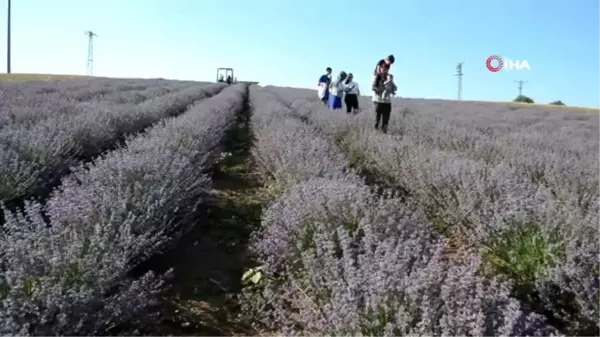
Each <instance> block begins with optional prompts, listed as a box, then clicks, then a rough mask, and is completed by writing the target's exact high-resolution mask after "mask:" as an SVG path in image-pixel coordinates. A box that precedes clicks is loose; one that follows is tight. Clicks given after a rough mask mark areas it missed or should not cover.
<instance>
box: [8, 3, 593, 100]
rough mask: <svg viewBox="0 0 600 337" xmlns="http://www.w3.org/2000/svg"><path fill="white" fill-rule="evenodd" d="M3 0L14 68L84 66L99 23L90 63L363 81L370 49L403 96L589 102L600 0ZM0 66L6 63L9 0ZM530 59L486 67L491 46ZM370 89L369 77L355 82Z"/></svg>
mask: <svg viewBox="0 0 600 337" xmlns="http://www.w3.org/2000/svg"><path fill="white" fill-rule="evenodd" d="M376 3H377V2H375V1H370V0H364V1H363V0H360V1H359V0H328V1H322V0H321V1H318V0H235V1H233V0H13V1H12V6H13V11H12V15H13V25H12V27H13V28H12V30H13V54H12V55H13V64H12V70H13V72H14V73H55V74H84V73H85V70H86V57H87V38H86V36H85V35H84V31H85V30H92V31H94V32H96V33H97V34H98V35H99V37H98V38H97V39H96V41H95V54H94V56H95V67H94V69H95V70H94V72H95V74H96V75H98V76H110V77H145V78H149V77H163V78H174V79H189V80H209V81H213V80H214V79H215V77H216V68H217V67H232V68H234V69H235V72H236V76H237V77H238V79H239V80H254V81H259V82H260V83H261V84H264V85H266V84H273V85H286V86H296V87H307V88H315V85H316V82H317V79H318V77H319V76H320V75H321V73H322V72H323V69H324V68H325V67H326V66H331V67H332V68H334V71H335V72H337V71H339V70H346V71H349V72H352V73H354V74H355V77H356V79H357V81H358V82H359V83H360V84H361V85H362V87H363V88H365V89H366V88H367V87H368V86H369V82H370V74H371V72H372V70H373V67H374V65H375V63H376V61H377V60H379V59H381V58H382V57H384V56H385V55H387V54H389V53H393V54H394V55H395V56H396V59H397V61H396V64H395V65H394V66H393V68H392V73H394V75H395V77H396V81H397V85H398V87H399V94H400V95H401V96H405V97H424V98H446V99H454V98H455V97H456V91H457V84H456V81H457V79H456V77H454V76H453V74H454V73H455V69H456V63H457V62H459V61H464V62H465V65H464V73H465V76H464V78H463V99H468V100H492V101H499V100H509V99H513V98H514V97H516V95H517V93H518V91H517V83H515V80H525V81H528V83H526V84H525V86H524V94H526V95H528V96H530V97H532V98H533V99H534V100H535V101H536V102H539V103H547V102H549V101H552V100H558V99H560V100H562V101H563V102H565V103H566V104H567V105H580V106H594V107H598V106H599V96H600V87H599V73H600V69H599V60H600V46H599V40H600V37H599V22H598V15H599V5H598V1H597V0H554V1H552V0H550V1H548V0H520V1H516V0H504V1H489V0H488V1H486V0H456V1H450V0H397V1H384V2H382V3H383V5H374V4H376ZM0 4H3V6H2V9H1V10H0V41H1V44H0V71H4V69H5V64H6V52H5V45H6V43H5V40H4V39H5V36H6V14H5V13H6V12H5V11H4V8H6V0H0ZM492 54H497V55H501V56H504V57H506V58H510V59H514V60H527V61H528V63H529V64H530V66H531V70H529V71H527V70H521V71H516V70H513V71H508V70H503V71H501V72H499V73H491V72H489V71H488V70H487V68H486V67H485V60H486V58H487V57H488V56H490V55H492ZM365 91H366V90H365Z"/></svg>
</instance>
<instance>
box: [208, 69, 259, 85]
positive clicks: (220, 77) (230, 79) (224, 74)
mask: <svg viewBox="0 0 600 337" xmlns="http://www.w3.org/2000/svg"><path fill="white" fill-rule="evenodd" d="M217 82H225V83H227V84H233V83H249V84H258V82H254V81H238V80H237V77H234V75H233V68H217Z"/></svg>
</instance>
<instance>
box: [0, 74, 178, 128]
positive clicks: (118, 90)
mask: <svg viewBox="0 0 600 337" xmlns="http://www.w3.org/2000/svg"><path fill="white" fill-rule="evenodd" d="M67 83H70V82H67ZM76 83H79V85H80V86H81V87H78V86H75V85H74V84H72V83H71V84H70V85H69V86H66V87H65V86H59V84H58V83H55V84H54V87H50V88H52V89H54V90H52V91H50V88H46V89H47V90H46V91H42V92H41V93H40V92H38V90H36V85H35V84H20V85H17V86H15V85H14V82H10V83H0V128H2V127H4V126H6V125H10V124H13V123H18V124H26V125H29V124H32V123H35V122H36V121H39V120H42V119H45V118H48V117H52V116H55V115H56V114H60V113H64V112H71V111H72V112H77V111H79V110H81V109H79V108H78V104H77V103H79V102H90V101H92V100H104V101H108V102H114V103H121V104H124V103H140V102H142V101H144V100H146V99H148V98H150V97H154V96H158V95H163V94H166V93H168V92H171V91H176V90H179V89H182V88H184V87H185V86H188V87H189V86H190V85H189V84H186V83H179V82H176V81H157V80H136V81H131V80H128V81H126V80H115V79H110V80H106V79H105V80H102V79H94V80H87V81H86V82H85V83H80V82H76Z"/></svg>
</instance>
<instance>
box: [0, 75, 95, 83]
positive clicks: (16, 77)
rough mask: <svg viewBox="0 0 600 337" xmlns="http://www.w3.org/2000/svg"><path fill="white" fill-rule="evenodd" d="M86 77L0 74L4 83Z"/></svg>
mask: <svg viewBox="0 0 600 337" xmlns="http://www.w3.org/2000/svg"><path fill="white" fill-rule="evenodd" d="M85 77H89V76H85V75H58V74H0V82H4V81H52V80H66V79H71V78H85Z"/></svg>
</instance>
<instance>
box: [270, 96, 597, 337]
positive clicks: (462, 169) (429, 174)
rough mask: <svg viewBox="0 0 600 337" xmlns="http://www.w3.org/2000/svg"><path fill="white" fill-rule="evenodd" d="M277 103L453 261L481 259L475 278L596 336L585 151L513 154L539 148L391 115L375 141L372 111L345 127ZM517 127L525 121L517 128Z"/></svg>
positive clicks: (593, 210)
mask: <svg viewBox="0 0 600 337" xmlns="http://www.w3.org/2000/svg"><path fill="white" fill-rule="evenodd" d="M279 93H280V94H281V91H279ZM282 98H283V99H284V101H286V102H287V104H288V105H290V106H291V107H292V108H293V109H294V111H295V112H296V113H297V114H298V115H297V117H299V118H303V119H308V120H309V121H310V122H311V123H312V125H313V126H314V127H316V128H318V129H319V130H320V131H321V132H322V133H323V134H325V135H327V136H328V138H329V139H330V140H331V141H332V142H333V143H335V144H337V145H338V147H339V148H340V149H341V150H342V151H343V152H344V153H345V154H346V156H347V158H348V159H349V160H350V161H351V163H350V164H351V165H352V166H353V167H356V168H358V169H360V170H362V171H363V172H365V173H368V174H369V175H370V178H371V179H372V180H374V181H376V182H377V183H378V184H380V185H382V186H385V187H391V188H395V189H396V190H398V191H402V194H403V197H404V198H405V199H407V200H409V203H414V204H417V205H418V206H419V208H420V209H422V210H423V212H424V213H425V215H426V217H427V218H428V219H429V221H430V222H431V223H432V224H433V225H434V226H435V227H436V229H437V231H438V232H439V233H442V234H443V235H444V236H445V237H446V238H447V239H449V240H450V245H451V247H452V249H449V251H451V252H452V253H453V255H460V252H458V253H457V252H456V251H455V250H456V249H457V248H460V249H464V250H468V251H471V252H475V253H476V254H477V255H478V256H481V258H482V259H483V262H484V263H483V264H482V266H481V267H480V268H479V272H480V273H483V274H488V275H490V274H492V275H499V276H500V277H501V278H503V279H505V280H507V282H508V283H509V284H510V285H511V286H512V290H513V293H514V294H515V295H516V296H517V297H519V298H520V299H522V300H523V301H524V304H525V305H526V306H527V307H528V309H529V310H534V311H537V312H540V313H544V314H545V315H546V316H547V317H548V318H549V319H550V320H551V321H552V322H553V324H555V325H556V326H557V327H559V328H561V329H562V331H563V332H565V333H567V334H597V333H598V323H597V322H595V319H593V318H594V317H597V316H598V313H599V310H598V303H599V293H598V291H599V287H598V276H599V270H598V254H599V247H598V241H597V237H598V228H597V223H598V177H597V167H598V164H597V161H598V158H597V151H596V157H595V158H593V157H592V155H591V154H590V150H589V148H587V149H577V147H576V146H572V145H569V144H564V142H561V141H557V140H556V139H551V138H550V139H547V143H548V144H549V145H548V146H547V147H543V146H542V145H541V141H538V143H537V144H538V145H540V146H539V147H532V148H531V147H530V146H531V143H527V142H526V141H523V143H522V144H521V146H520V147H519V146H518V141H517V140H523V139H524V138H527V136H526V132H529V133H530V134H533V135H530V136H529V137H528V139H541V138H542V134H541V132H542V131H540V129H539V128H535V127H530V128H529V129H523V130H519V126H517V125H515V126H512V127H510V128H508V129H509V130H508V131H507V133H506V137H505V138H503V137H502V136H501V135H497V134H490V135H488V136H489V137H484V136H482V134H483V133H481V132H480V131H481V129H479V132H478V128H477V127H475V126H473V125H471V126H470V129H469V126H468V124H466V123H465V124H464V125H463V126H462V127H461V126H460V125H457V124H459V123H446V122H445V121H444V120H442V119H441V118H438V119H437V121H435V122H436V123H434V120H433V119H429V120H428V119H427V117H422V115H421V111H418V112H416V111H414V110H413V113H414V112H416V114H413V115H406V116H403V114H402V113H404V112H405V111H404V109H401V110H400V109H399V110H400V111H401V112H402V113H396V114H395V116H394V118H395V119H396V120H397V122H396V123H394V124H392V126H391V128H390V133H391V135H383V134H381V133H379V132H377V131H376V130H374V129H373V117H374V116H373V115H374V112H373V111H372V108H367V109H365V110H364V111H363V114H361V115H359V116H354V117H349V116H346V115H345V114H342V113H332V112H331V111H329V110H327V109H325V108H324V107H323V106H322V105H321V104H320V103H318V102H311V101H307V100H306V99H300V100H297V101H295V97H294V94H293V93H292V92H289V94H288V96H287V97H282ZM397 112H399V111H397ZM509 114H510V113H507V115H509ZM424 115H425V116H426V113H425V114H424ZM585 117H586V118H588V119H589V120H591V121H593V119H594V117H593V116H591V117H588V116H585ZM488 118H489V119H492V120H493V119H494V117H488ZM526 118H530V119H532V118H531V117H523V118H522V119H521V121H522V120H523V119H526ZM556 118H557V117H551V118H550V119H556ZM483 119H485V118H483ZM495 119H496V120H498V119H499V118H497V117H495ZM580 119H583V118H580ZM463 122H464V121H463ZM507 122H508V121H507ZM479 123H480V126H483V125H484V124H485V123H484V122H479ZM514 123H516V124H519V123H521V122H519V121H518V120H517V122H514ZM534 124H536V123H534ZM537 124H542V121H537ZM549 124H550V125H551V124H552V123H549ZM566 128H567V129H568V128H573V126H568V125H567V126H566ZM549 129H550V130H552V129H551V128H549ZM590 129H593V127H590ZM541 130H543V128H541ZM499 133H500V134H501V132H499ZM560 137H561V135H560V134H557V135H556V137H555V138H558V139H559V140H560V139H561V138H560ZM511 138H512V139H513V142H512V143H511V142H509V141H507V139H511ZM595 138H596V142H597V138H598V137H597V134H596V137H595ZM563 141H564V139H563ZM588 142H589V143H590V147H592V149H593V148H594V147H597V146H598V145H597V144H595V145H594V144H591V143H593V141H588ZM449 144H453V146H449ZM504 144H505V145H504ZM569 147H571V148H569ZM539 152H541V154H542V155H540V153H539ZM594 167H595V168H596V169H595V171H596V172H595V173H593V169H594ZM536 177H537V178H538V179H534V178H536Z"/></svg>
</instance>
